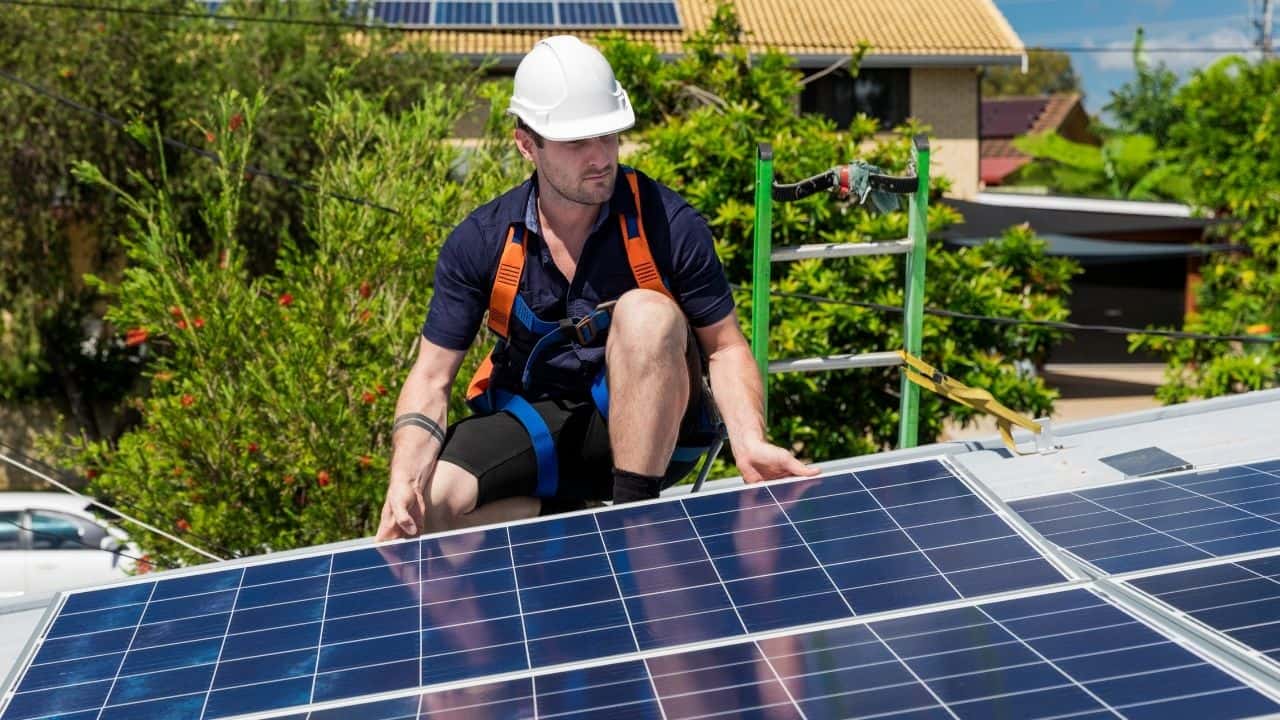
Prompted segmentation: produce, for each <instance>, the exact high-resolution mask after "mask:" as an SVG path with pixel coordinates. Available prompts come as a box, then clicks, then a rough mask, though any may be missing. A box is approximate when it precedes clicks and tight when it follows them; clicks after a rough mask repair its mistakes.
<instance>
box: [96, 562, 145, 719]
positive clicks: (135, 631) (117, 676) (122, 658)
mask: <svg viewBox="0 0 1280 720" xmlns="http://www.w3.org/2000/svg"><path fill="white" fill-rule="evenodd" d="M158 586H159V583H157V584H155V585H152V586H151V592H150V593H148V594H147V601H146V604H145V605H144V606H143V609H142V612H141V613H139V614H138V622H137V624H136V625H134V627H133V635H132V636H131V637H130V638H129V645H132V644H133V640H134V639H135V638H137V636H138V630H139V629H140V628H141V627H142V617H143V616H144V615H145V614H146V608H147V607H148V606H149V605H150V604H151V598H153V597H155V594H156V588H157V587H158ZM125 647H126V648H127V647H128V645H126V646H125ZM126 655H128V653H127V652H123V653H120V664H119V665H118V666H117V667H116V672H115V676H114V677H113V678H112V679H111V685H110V687H108V689H107V694H106V698H110V697H111V693H112V691H114V690H115V687H116V682H117V681H118V680H119V679H120V671H121V670H122V669H123V668H124V661H125V657H126ZM105 709H106V702H105V698H104V702H103V703H102V707H101V708H99V710H98V715H97V717H98V718H99V719H101V717H102V712H103V710H105Z"/></svg>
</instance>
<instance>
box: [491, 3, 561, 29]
mask: <svg viewBox="0 0 1280 720" xmlns="http://www.w3.org/2000/svg"><path fill="white" fill-rule="evenodd" d="M555 18H556V11H555V5H554V4H552V3H549V2H500V3H498V24H499V25H552V24H554V23H555Z"/></svg>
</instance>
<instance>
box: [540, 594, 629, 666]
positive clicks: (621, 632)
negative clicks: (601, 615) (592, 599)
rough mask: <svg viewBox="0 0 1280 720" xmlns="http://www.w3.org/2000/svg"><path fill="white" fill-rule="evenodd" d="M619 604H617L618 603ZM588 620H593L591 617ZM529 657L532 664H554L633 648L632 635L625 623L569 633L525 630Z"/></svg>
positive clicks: (613, 653) (624, 651)
mask: <svg viewBox="0 0 1280 720" xmlns="http://www.w3.org/2000/svg"><path fill="white" fill-rule="evenodd" d="M619 607H621V604H619ZM592 621H595V619H594V618H592ZM528 645H529V658H530V660H531V661H532V662H533V664H534V665H537V666H544V665H558V664H560V663H567V662H575V661H577V660H586V659H588V658H597V657H605V656H608V655H618V654H621V653H627V652H635V651H636V649H637V646H636V641H635V637H634V636H633V635H632V633H631V630H630V628H628V627H627V625H626V620H625V618H624V619H623V620H622V621H621V623H620V624H618V625H614V626H612V627H604V628H600V629H591V630H584V631H580V632H575V633H573V634H566V635H557V636H548V637H534V635H533V634H532V633H530V634H529V641H528Z"/></svg>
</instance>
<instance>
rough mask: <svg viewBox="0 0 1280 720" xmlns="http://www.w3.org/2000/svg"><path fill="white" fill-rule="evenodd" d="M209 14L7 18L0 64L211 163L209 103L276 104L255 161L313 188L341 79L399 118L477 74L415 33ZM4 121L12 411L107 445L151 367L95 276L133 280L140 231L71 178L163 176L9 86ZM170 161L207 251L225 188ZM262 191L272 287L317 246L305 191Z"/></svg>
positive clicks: (250, 263) (256, 196) (249, 253)
mask: <svg viewBox="0 0 1280 720" xmlns="http://www.w3.org/2000/svg"><path fill="white" fill-rule="evenodd" d="M330 5H333V4H330V3H312V2H305V3H278V2H252V1H250V0H244V1H243V2H235V3H231V4H229V5H227V6H226V9H225V10H224V12H227V13H234V14H237V15H255V16H264V17H267V18H273V17H277V16H279V17H284V16H286V15H287V16H288V17H290V18H292V19H295V20H324V19H331V18H333V17H335V15H334V13H336V12H338V10H337V9H336V8H337V5H333V7H332V8H331V7H329V6H330ZM177 7H180V8H183V9H190V10H201V9H202V8H203V6H199V5H196V4H195V3H192V4H190V6H189V7H187V6H184V5H182V4H181V3H179V5H178V6H177ZM196 15H197V17H165V16H150V15H144V14H132V13H121V12H112V11H109V10H103V11H86V10H83V9H75V8H42V7H16V6H9V7H6V8H5V12H4V13H0V66H3V67H4V68H5V69H6V71H8V72H10V73H12V74H14V75H17V76H19V77H21V78H23V79H25V80H28V81H30V82H32V83H35V84H37V85H40V86H43V87H47V88H48V89H49V90H51V91H52V92H55V93H58V94H59V95H62V96H65V97H67V98H69V99H71V100H73V101H75V102H77V103H80V104H83V105H85V106H87V107H88V108H89V109H90V110H93V111H97V112H101V113H105V114H107V115H110V116H113V117H115V118H119V119H121V120H124V121H133V120H137V119H143V118H144V119H145V122H146V124H148V125H154V126H155V128H156V129H157V130H158V131H159V132H160V133H161V134H163V135H165V136H167V137H170V138H173V139H175V140H178V141H181V142H185V143H188V144H190V145H193V146H195V147H196V148H199V149H212V147H213V146H214V145H215V144H216V143H217V141H218V140H219V139H220V136H221V135H222V134H223V132H222V131H221V129H220V128H217V127H205V126H203V125H202V123H201V122H197V119H202V118H208V117H209V116H210V115H211V113H212V112H213V110H214V105H213V103H214V101H215V93H214V92H211V89H213V88H216V89H219V90H221V89H236V90H238V91H240V92H241V94H243V95H245V96H253V95H254V94H255V93H257V92H258V91H261V92H263V93H265V94H266V96H267V97H268V98H269V100H270V102H269V103H268V104H267V105H266V106H265V107H264V109H263V113H264V114H263V116H262V117H261V118H260V119H259V122H258V123H257V124H256V126H255V127H254V129H253V132H254V135H255V140H256V145H255V151H254V157H253V164H254V165H255V166H257V167H260V168H264V169H267V170H270V171H272V172H274V173H278V174H280V175H284V176H290V177H298V178H305V177H308V176H309V175H310V174H311V172H312V171H313V169H314V168H315V167H316V165H317V163H318V162H319V159H320V158H319V155H318V145H317V140H316V138H315V137H314V136H313V134H312V131H311V128H310V125H309V122H310V121H309V115H308V112H309V110H310V108H311V107H312V106H314V105H315V104H317V103H319V102H321V101H322V100H323V99H324V92H325V83H326V82H327V79H328V77H329V75H330V74H331V72H332V71H333V69H334V68H339V67H342V68H349V76H348V84H349V85H350V86H351V87H353V88H357V89H363V90H365V91H368V92H372V93H376V94H377V97H378V98H379V102H380V103H382V104H383V105H384V106H385V107H386V108H387V109H388V110H394V109H397V108H403V107H405V106H406V105H407V104H408V103H410V102H412V101H413V100H414V99H416V98H417V97H418V96H419V95H420V92H421V88H422V87H423V86H424V84H425V83H427V82H428V81H429V80H439V81H449V79H450V78H454V79H455V81H458V82H462V81H464V80H465V78H466V77H467V75H468V74H469V71H464V70H462V69H460V68H454V67H453V66H452V65H449V64H447V63H446V62H445V61H444V60H442V59H441V58H440V57H438V56H436V55H434V54H432V53H430V52H427V51H425V49H424V48H423V47H422V46H415V45H412V44H407V43H405V42H404V41H403V38H402V36H401V35H399V34H384V33H371V34H369V35H367V36H364V37H360V38H355V37H353V36H352V35H351V33H350V32H349V30H348V29H346V28H342V27H333V26H326V25H323V24H310V25H302V24H281V23H261V22H237V23H235V24H230V23H226V22H222V21H216V20H212V19H207V18H202V17H199V13H198V12H197V13H196ZM0 116H3V117H7V118H10V120H9V121H7V125H6V131H5V132H4V133H0V157H4V158H7V159H11V162H6V163H5V165H4V168H3V169H2V170H0V253H3V256H4V257H5V258H6V262H5V263H3V265H0V399H12V398H16V397H30V396H46V397H56V398H59V399H61V400H62V401H63V404H64V407H65V408H66V410H67V411H69V413H70V414H71V415H72V416H73V417H74V418H75V419H76V421H77V425H79V426H80V427H82V428H84V429H85V431H86V432H88V433H89V434H90V435H91V436H95V437H97V436H100V435H101V434H102V432H100V431H99V428H98V425H97V424H96V422H95V418H96V417H98V416H99V415H100V414H103V413H109V412H110V411H111V406H113V405H114V404H115V403H116V401H118V399H119V398H121V397H122V394H123V393H124V392H126V391H127V390H128V388H129V387H130V386H131V385H132V384H133V382H134V380H135V379H136V377H137V372H138V371H137V368H138V367H139V366H140V360H141V358H140V357H139V356H138V355H137V353H136V352H133V351H130V350H128V349H126V348H124V347H122V346H121V345H120V344H119V343H118V342H116V329H115V328H113V327H111V326H110V325H107V324H104V323H102V322H101V314H102V309H103V298H102V297H101V296H99V295H98V293H97V292H96V291H95V290H94V288H92V287H89V286H86V285H85V283H84V282H83V281H82V275H83V274H84V273H86V272H91V273H96V274H100V275H103V276H104V277H107V278H114V277H118V275H119V272H120V271H121V269H122V268H123V267H124V266H125V265H126V259H125V257H124V253H123V249H122V248H121V247H120V245H119V244H118V243H117V241H116V238H117V237H119V236H120V235H121V234H122V233H125V232H128V228H129V219H128V218H129V212H128V211H127V209H126V208H124V207H122V206H121V203H120V200H119V197H118V196H117V195H115V194H113V193H107V192H103V190H102V188H101V187H99V186H90V185H84V184H81V183H77V182H75V181H74V180H73V179H72V178H71V174H70V168H71V165H72V163H73V162H74V161H77V160H84V161H87V162H90V163H92V164H93V165H95V166H97V167H98V168H99V169H100V170H101V172H102V174H103V175H104V176H105V177H106V178H108V179H109V180H110V181H111V182H113V183H116V184H118V185H119V186H120V187H121V189H123V190H125V191H127V192H130V193H137V192H139V191H141V190H142V189H143V187H144V186H143V183H144V182H150V183H155V182H157V177H156V174H155V173H156V169H155V168H156V165H155V163H153V162H152V158H151V157H150V155H149V149H148V148H146V147H144V146H142V145H140V144H139V143H138V142H137V141H136V140H134V139H132V138H131V137H130V136H129V134H128V133H126V132H123V131H122V130H121V129H119V128H118V127H116V126H113V125H111V124H109V123H107V122H104V121H103V120H102V119H100V118H98V117H94V116H93V115H92V114H89V113H85V112H80V111H77V110H75V109H73V108H71V107H68V106H66V105H63V104H60V103H58V102H56V101H54V100H52V99H50V98H47V97H43V96H41V95H39V94H37V93H34V92H32V91H31V90H29V89H27V88H24V87H22V86H19V85H16V84H14V83H11V82H9V81H0ZM207 133H208V134H209V135H210V136H212V138H213V141H212V142H210V141H209V140H208V139H207V136H206V134H207ZM164 159H165V166H166V168H167V172H168V178H169V179H170V180H171V181H173V182H172V184H171V185H170V186H169V187H168V188H167V192H168V193H170V195H169V197H170V201H171V202H172V203H173V205H174V210H173V212H174V214H175V217H176V220H175V222H177V223H178V224H179V225H180V226H181V227H183V228H184V230H185V231H186V232H188V233H190V236H191V243H192V245H193V247H195V248H207V247H208V246H209V245H210V243H212V242H213V240H212V231H211V230H210V229H209V228H208V227H205V226H204V224H203V223H204V218H203V216H202V214H201V213H202V210H203V208H204V205H203V199H202V198H203V196H205V195H207V194H209V193H213V192H216V191H217V187H218V176H217V172H216V169H215V167H214V165H213V164H212V163H210V162H209V161H208V160H207V159H206V158H202V157H200V155H199V154H197V153H194V152H191V151H190V150H185V149H179V148H176V147H166V148H165V150H164ZM134 173H136V174H137V178H136V179H134V177H133V175H132V174H134ZM249 185H250V187H251V190H250V191H249V192H247V193H246V194H245V196H244V198H243V200H242V201H241V202H240V203H239V205H238V207H237V213H238V215H239V217H238V218H237V222H238V223H239V224H240V225H241V227H242V228H243V229H244V232H245V235H244V237H245V238H246V247H245V252H246V258H245V261H246V266H247V268H248V270H249V272H250V273H251V274H255V275H256V274H262V273H270V272H273V268H274V265H275V257H276V254H277V252H278V251H279V250H280V248H281V247H283V246H284V245H285V244H286V243H289V242H293V243H296V244H297V245H298V246H300V247H308V246H309V245H310V244H311V243H312V242H313V240H312V239H311V238H310V237H309V229H308V228H307V227H306V225H305V223H304V221H303V215H302V210H301V207H302V202H301V200H302V195H301V194H300V192H299V191H298V190H297V189H295V188H291V187H289V186H288V185H287V184H283V183H280V182H278V181H272V180H270V179H267V178H264V177H257V178H255V179H253V180H252V181H250V183H249Z"/></svg>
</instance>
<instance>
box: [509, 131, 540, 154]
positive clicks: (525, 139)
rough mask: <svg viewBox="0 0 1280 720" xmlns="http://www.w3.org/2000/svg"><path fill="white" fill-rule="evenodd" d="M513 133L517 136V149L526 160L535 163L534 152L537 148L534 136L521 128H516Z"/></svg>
mask: <svg viewBox="0 0 1280 720" xmlns="http://www.w3.org/2000/svg"><path fill="white" fill-rule="evenodd" d="M511 132H512V133H514V135H515V139H516V149H517V150H519V151H520V154H521V155H523V156H524V159H525V160H528V161H529V162H534V159H533V158H534V155H533V151H534V148H535V147H537V146H536V145H534V143H533V136H532V135H530V134H529V133H527V132H525V131H524V130H521V129H520V128H516V129H514V130H512V131H511Z"/></svg>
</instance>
